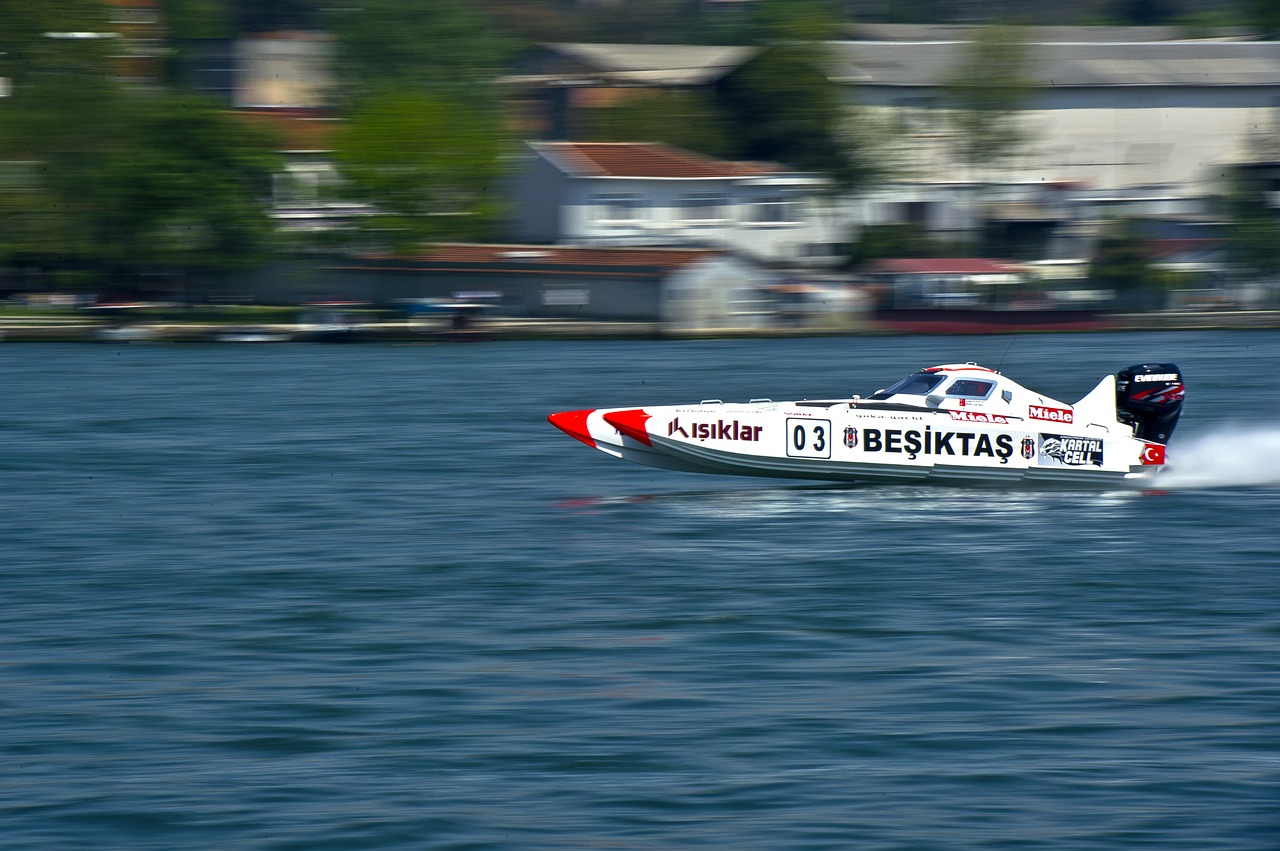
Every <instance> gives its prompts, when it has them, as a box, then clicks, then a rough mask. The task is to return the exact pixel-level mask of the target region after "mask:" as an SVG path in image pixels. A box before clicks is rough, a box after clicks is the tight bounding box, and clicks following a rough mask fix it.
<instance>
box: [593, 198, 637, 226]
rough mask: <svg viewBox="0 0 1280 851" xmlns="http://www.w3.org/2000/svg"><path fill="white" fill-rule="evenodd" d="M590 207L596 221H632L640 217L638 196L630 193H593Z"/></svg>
mask: <svg viewBox="0 0 1280 851" xmlns="http://www.w3.org/2000/svg"><path fill="white" fill-rule="evenodd" d="M591 208H592V218H593V219H595V220H596V221H597V222H634V221H639V220H640V218H641V217H642V216H641V211H642V206H641V202H640V196H639V195H635V194H631V193H618V194H612V195H593V196H591Z"/></svg>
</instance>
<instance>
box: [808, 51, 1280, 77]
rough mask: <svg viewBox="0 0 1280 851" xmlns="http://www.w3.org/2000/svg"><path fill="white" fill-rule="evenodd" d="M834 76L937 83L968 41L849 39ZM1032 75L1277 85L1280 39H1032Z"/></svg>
mask: <svg viewBox="0 0 1280 851" xmlns="http://www.w3.org/2000/svg"><path fill="white" fill-rule="evenodd" d="M828 48H829V51H830V54H829V55H830V56H831V62H832V71H831V76H832V78H833V79H835V80H838V81H840V82H846V83H851V84H855V85H865V86H915V87H928V86H936V85H938V84H940V83H941V82H943V81H944V80H946V79H947V77H948V76H950V75H951V74H952V73H953V69H954V68H955V67H956V65H957V63H958V62H959V61H960V59H961V56H962V53H963V51H964V50H965V49H966V44H965V43H964V42H883V41H857V42H854V41H844V42H834V43H832V44H830V45H828ZM1030 50H1031V62H1032V68H1031V76H1032V78H1033V79H1034V80H1036V81H1037V82H1038V83H1039V84H1041V85H1044V86H1051V87H1093V86H1278V85H1280V42H1197V41H1180V42H1154V43H1140V44H1132V43H1091V44H1033V45H1031V46H1030Z"/></svg>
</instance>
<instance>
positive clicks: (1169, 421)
mask: <svg viewBox="0 0 1280 851" xmlns="http://www.w3.org/2000/svg"><path fill="white" fill-rule="evenodd" d="M1184 393H1185V389H1184V387H1183V385H1182V371H1181V370H1179V369H1178V366H1177V364H1172V363H1141V364H1138V365H1137V366H1130V367H1126V368H1125V369H1122V370H1120V371H1119V372H1117V373H1116V413H1117V414H1118V415H1119V417H1120V421H1121V422H1126V423H1129V424H1131V425H1132V426H1133V434H1134V436H1135V437H1137V438H1139V439H1141V440H1153V441H1155V442H1156V443H1168V442H1169V436H1170V435H1171V434H1173V427H1174V426H1176V425H1177V424H1178V415H1179V414H1181V413H1182V397H1183V394H1184Z"/></svg>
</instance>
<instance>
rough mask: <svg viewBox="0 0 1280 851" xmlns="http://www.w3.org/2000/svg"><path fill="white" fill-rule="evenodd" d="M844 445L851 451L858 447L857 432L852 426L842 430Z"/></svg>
mask: <svg viewBox="0 0 1280 851" xmlns="http://www.w3.org/2000/svg"><path fill="white" fill-rule="evenodd" d="M844 445H845V446H847V447H849V448H850V449H853V448H854V447H855V446H857V445H858V430H857V429H856V428H854V427H853V426H846V427H845V430H844Z"/></svg>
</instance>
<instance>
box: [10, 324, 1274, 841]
mask: <svg viewBox="0 0 1280 851" xmlns="http://www.w3.org/2000/svg"><path fill="white" fill-rule="evenodd" d="M964 360H975V361H979V362H981V363H984V364H985V365H988V366H992V367H996V366H998V367H1000V368H1001V369H1003V371H1005V372H1006V373H1008V374H1009V375H1011V376H1012V377H1014V378H1015V379H1018V380H1020V381H1022V382H1024V383H1026V384H1028V385H1029V386H1031V387H1034V388H1036V389H1038V390H1041V391H1043V392H1045V393H1046V394H1048V395H1050V396H1054V397H1058V398H1062V399H1066V400H1068V401H1071V400H1074V399H1076V398H1078V397H1079V396H1081V395H1083V394H1084V393H1085V392H1087V391H1088V390H1089V389H1091V388H1092V386H1093V385H1094V383H1095V382H1096V380H1097V379H1098V378H1099V377H1101V376H1102V375H1103V374H1105V373H1108V372H1114V371H1115V370H1117V369H1119V368H1121V367H1124V366H1127V365H1129V364H1131V363H1138V362H1142V361H1175V362H1177V363H1178V364H1179V365H1180V366H1181V367H1182V368H1183V370H1184V371H1185V373H1186V375H1187V377H1188V403H1187V409H1186V411H1185V413H1184V417H1183V420H1182V423H1181V424H1180V425H1179V428H1178V433H1177V434H1176V435H1175V438H1174V441H1173V444H1172V446H1171V448H1170V469H1169V471H1168V476H1167V478H1166V480H1165V482H1164V483H1163V484H1162V489H1161V490H1160V491H1158V492H1141V491H1126V490H1115V491H1080V492H1072V491H1067V492H1061V491H1050V492H1037V491H1026V490H1019V491H999V490H965V489H959V488H947V487H916V486H911V487H906V486H893V487H885V486H834V485H822V484H814V483H787V482H779V481H776V480H755V479H746V478H720V477H710V476H702V477H699V476H694V475H688V474H679V473H671V472H664V471H659V470H653V469H649V468H645V467H639V466H634V465H628V464H625V463H623V462H619V461H616V460H613V459H610V458H608V457H606V456H605V455H603V454H601V453H598V452H593V451H591V450H589V449H588V448H587V447H585V446H583V445H581V444H580V443H577V442H575V441H573V440H571V439H569V438H567V437H566V436H564V435H562V434H560V433H559V432H558V431H556V430H555V429H553V428H552V427H551V426H549V425H548V424H547V422H546V420H545V417H546V415H547V414H548V413H550V412H552V411H556V410H566V409H574V408H583V407H602V406H619V405H631V404H669V403H675V402H681V401H689V400H697V399H703V398H723V399H746V398H752V397H771V398H774V399H782V398H805V397H809V398H818V397H830V396H833V395H842V394H846V393H854V392H858V393H864V394H865V393H868V392H871V391H874V390H876V389H878V388H879V387H883V386H885V385H886V384H888V383H889V382H891V381H893V380H894V379H896V378H898V377H900V376H901V375H902V374H905V373H906V372H909V371H912V370H914V369H916V368H918V367H921V366H926V365H931V364H934V363H943V362H952V361H964ZM0 367H2V371H0V484H2V485H3V491H0V759H2V760H3V762H2V763H0V764H2V765H3V766H4V770H3V771H2V772H0V847H3V848H5V849H42V851H43V849H55V848H56V849H81V848H83V849H89V848H93V849H102V848H122V849H175V848H183V849H226V848H238V849H239V848H249V849H366V848H367V849H566V848H590V849H597V848H638V849H674V848H716V849H902V850H903V851H905V850H906V849H957V848H966V849H968V848H972V849H1013V848H1018V849H1064V851H1066V849H1133V848H1153V849H1154V848H1158V849H1161V851H1169V849H1187V851H1207V850H1208V849H1260V850H1261V849H1276V848H1280V652H1278V651H1280V557H1278V556H1277V549H1278V547H1277V543H1278V536H1277V521H1276V517H1277V509H1278V508H1280V334H1278V333H1275V332H1235V333H1223V332H1195V333H1190V332H1186V333H1146V334H1072V335H1028V336H1019V337H1012V336H993V337H967V338H966V337H933V338H929V337H919V338H909V337H903V338H825V339H811V340H771V341H689V342H670V341H668V342H657V341H653V342H649V341H626V342H623V341H608V342H549V341H543V342H499V343H492V344H477V345H422V346H391V345H386V346H383V345H367V346H331V347H325V346H312V345H301V344H299V345H292V344H290V345H274V346H234V345H221V346H198V345H190V346H167V345H133V346H110V345H19V344H5V345H3V346H0Z"/></svg>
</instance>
